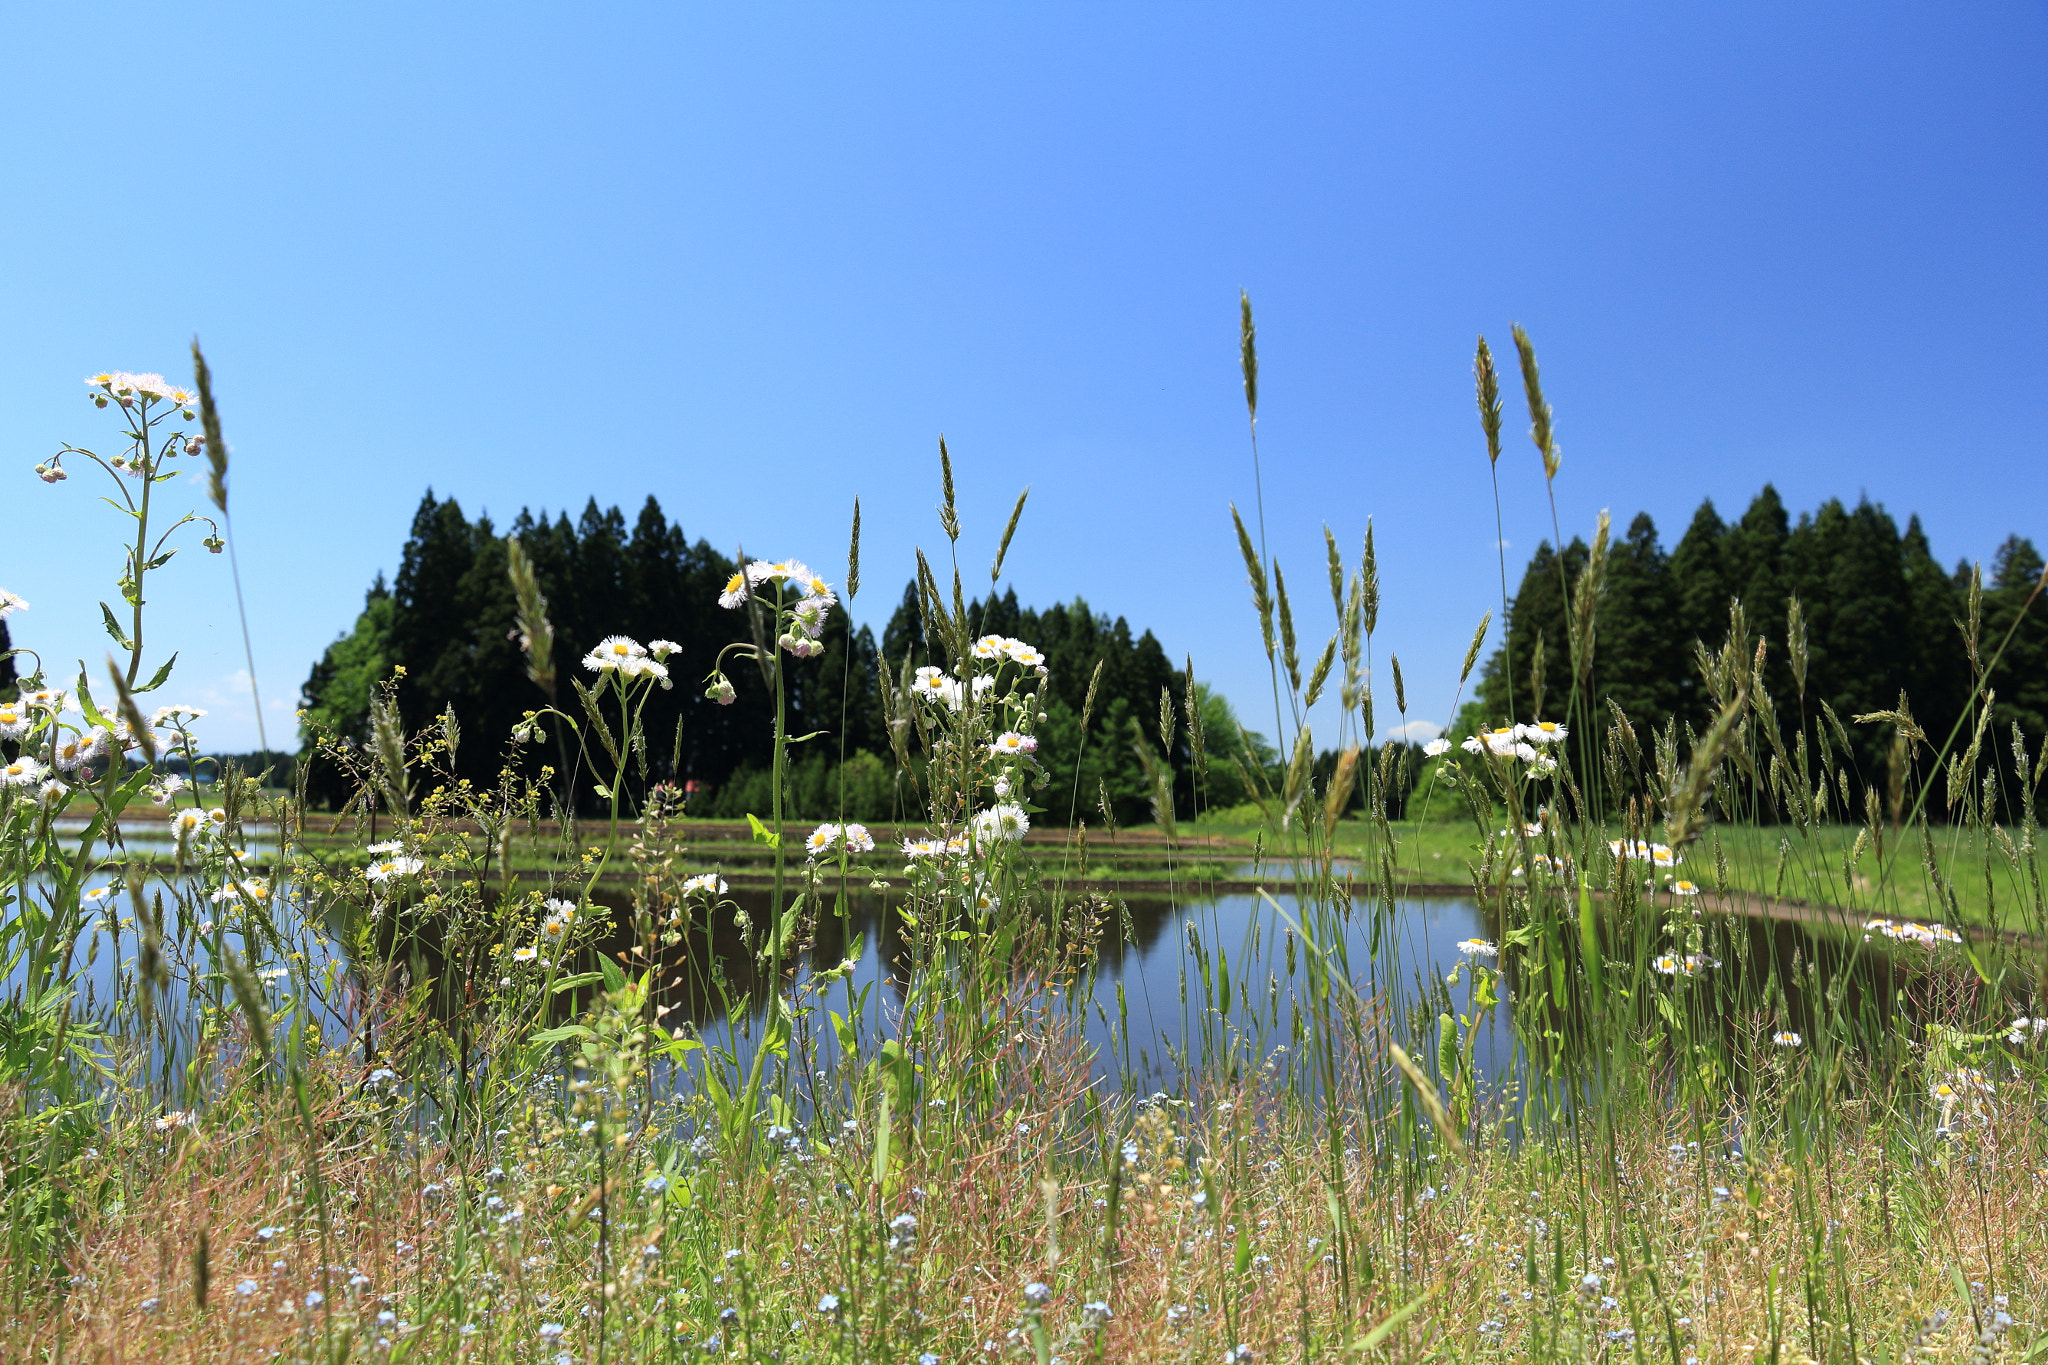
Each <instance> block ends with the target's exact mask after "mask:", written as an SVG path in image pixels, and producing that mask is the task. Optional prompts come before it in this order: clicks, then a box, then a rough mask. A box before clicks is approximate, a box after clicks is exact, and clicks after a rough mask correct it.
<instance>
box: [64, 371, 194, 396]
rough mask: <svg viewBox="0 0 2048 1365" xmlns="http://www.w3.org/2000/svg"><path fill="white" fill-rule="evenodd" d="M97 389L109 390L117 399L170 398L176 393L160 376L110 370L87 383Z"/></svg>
mask: <svg viewBox="0 0 2048 1365" xmlns="http://www.w3.org/2000/svg"><path fill="white" fill-rule="evenodd" d="M85 382H86V383H87V384H90V385H91V386H92V387H94V388H96V389H109V390H111V391H112V392H113V394H114V396H115V397H116V398H129V397H140V398H150V399H157V398H169V397H170V396H171V394H172V393H173V392H174V391H176V390H174V388H173V386H172V385H171V384H169V383H168V382H166V381H165V379H164V377H163V376H162V375H160V374H130V373H128V372H127V371H126V370H108V371H106V372H104V373H102V374H96V375H94V376H93V377H92V378H90V379H88V380H86V381H85Z"/></svg>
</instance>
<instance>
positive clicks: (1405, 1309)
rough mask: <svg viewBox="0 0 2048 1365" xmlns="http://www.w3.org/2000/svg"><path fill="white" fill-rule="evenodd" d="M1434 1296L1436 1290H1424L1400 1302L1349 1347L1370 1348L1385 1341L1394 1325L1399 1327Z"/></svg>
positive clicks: (1360, 1349)
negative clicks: (1375, 1325)
mask: <svg viewBox="0 0 2048 1365" xmlns="http://www.w3.org/2000/svg"><path fill="white" fill-rule="evenodd" d="M1435 1297H1436V1290H1434V1289H1428V1290H1424V1291H1423V1292H1422V1293H1420V1294H1418V1295H1416V1296H1415V1297H1414V1298H1412V1299H1410V1300H1408V1302H1406V1303H1404V1304H1402V1305H1401V1306H1400V1307H1399V1308H1396V1309H1395V1310H1394V1311H1393V1312H1391V1313H1389V1314H1387V1316H1386V1317H1385V1318H1384V1319H1382V1320H1381V1322H1380V1324H1379V1326H1377V1327H1375V1328H1373V1329H1372V1330H1371V1331H1370V1332H1367V1333H1366V1334H1365V1335H1364V1336H1362V1337H1360V1338H1359V1339H1358V1340H1356V1341H1354V1342H1352V1343H1351V1349H1352V1350H1354V1351H1370V1350H1372V1349H1373V1348H1374V1347H1375V1346H1378V1345H1379V1344H1380V1343H1381V1342H1383V1341H1385V1340H1386V1339H1387V1338H1388V1337H1389V1336H1391V1335H1393V1331H1394V1329H1395V1328H1396V1327H1399V1326H1400V1325H1401V1324H1402V1323H1404V1322H1406V1321H1408V1319H1409V1318H1411V1317H1413V1316H1414V1315H1415V1310H1416V1309H1418V1308H1420V1307H1422V1305H1424V1304H1425V1303H1428V1302H1429V1301H1430V1300H1431V1299H1433V1298H1435Z"/></svg>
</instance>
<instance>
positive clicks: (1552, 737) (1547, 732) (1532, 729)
mask: <svg viewBox="0 0 2048 1365" xmlns="http://www.w3.org/2000/svg"><path fill="white" fill-rule="evenodd" d="M1570 734H1571V731H1569V730H1567V729H1565V728H1564V727H1563V726H1562V725H1559V724H1558V723H1557V722H1556V721H1554V720H1539V721H1537V722H1536V723H1535V724H1533V725H1524V726H1522V727H1521V736H1522V738H1523V739H1526V740H1528V741H1529V742H1530V743H1531V744H1555V743H1557V742H1558V741H1559V740H1561V739H1564V738H1566V737H1567V736H1568V735H1570Z"/></svg>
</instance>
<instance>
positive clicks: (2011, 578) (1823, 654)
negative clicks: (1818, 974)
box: [1459, 485, 2048, 784]
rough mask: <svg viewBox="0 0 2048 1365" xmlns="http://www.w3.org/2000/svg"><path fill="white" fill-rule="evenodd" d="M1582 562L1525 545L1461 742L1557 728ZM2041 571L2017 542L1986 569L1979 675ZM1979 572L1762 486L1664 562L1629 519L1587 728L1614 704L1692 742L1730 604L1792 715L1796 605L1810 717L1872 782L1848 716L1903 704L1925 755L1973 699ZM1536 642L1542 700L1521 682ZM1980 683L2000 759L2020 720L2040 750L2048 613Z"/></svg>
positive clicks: (1709, 513) (2047, 725) (1872, 762)
mask: <svg viewBox="0 0 2048 1365" xmlns="http://www.w3.org/2000/svg"><path fill="white" fill-rule="evenodd" d="M1588 555H1589V550H1588V547H1587V545H1586V544H1585V542H1584V541H1583V540H1573V541H1572V542H1571V543H1570V544H1569V545H1567V546H1566V547H1565V549H1564V553H1563V555H1562V556H1560V555H1559V554H1558V553H1557V551H1556V549H1555V548H1554V547H1553V546H1551V545H1550V544H1549V543H1547V542H1546V543H1545V544H1543V545H1542V546H1541V547H1539V548H1538V549H1537V551H1536V553H1535V555H1534V556H1533V557H1532V558H1531V559H1530V561H1529V565H1528V568H1527V570H1526V571H1525V572H1524V573H1523V575H1522V585H1521V589H1520V591H1519V592H1517V593H1516V595H1515V597H1514V600H1513V602H1512V604H1511V607H1510V611H1509V629H1508V632H1507V637H1506V643H1505V645H1504V647H1503V648H1501V649H1499V650H1497V651H1495V653H1494V654H1493V656H1492V658H1491V659H1489V660H1488V662H1487V664H1486V669H1485V672H1484V675H1483V677H1482V679H1481V682H1480V685H1479V689H1478V701H1477V702H1476V703H1475V704H1474V705H1472V706H1468V707H1467V709H1466V714H1465V715H1464V716H1462V717H1461V718H1460V727H1459V728H1461V729H1465V730H1467V731H1469V730H1470V729H1471V728H1474V727H1476V726H1477V725H1479V724H1483V723H1498V722H1499V721H1501V720H1505V719H1507V718H1509V717H1510V716H1511V715H1512V716H1513V717H1514V718H1515V719H1517V720H1528V719H1532V718H1537V717H1539V716H1540V718H1543V719H1563V718H1564V717H1563V711H1564V708H1565V704H1566V699H1567V697H1568V695H1569V693H1570V691H1571V687H1572V663H1571V654H1570V627H1569V624H1568V619H1567V617H1568V607H1567V596H1566V594H1567V591H1568V590H1569V589H1570V588H1572V587H1574V586H1575V585H1576V583H1577V580H1578V577H1579V574H1580V573H1581V572H1582V571H1583V570H1584V568H1585V566H1586V562H1587V558H1588ZM1560 558H1562V561H1563V574H1562V579H1563V582H1562V583H1561V582H1560V575H1559V559H1560ZM2041 568H2042V562H2041V556H2040V554H2039V553H2038V552H2037V551H2036V549H2035V548H2034V545H2033V543H2032V542H2031V541H2029V540H2026V539H2024V538H2022V537H2019V536H2013V537H2011V538H2010V539H2008V540H2007V541H2006V542H2005V543H2004V544H2003V545H2002V546H2000V547H1999V550H1998V553H1997V555H1996V556H1995V557H1994V559H1993V561H1992V563H1991V565H1990V566H1989V568H1988V569H1987V570H1986V571H1985V572H1984V576H1983V581H1982V589H1983V591H1982V598H1981V606H1980V613H1981V625H1980V627H1979V630H1978V632H1977V635H1978V640H1979V641H1980V644H1979V646H1978V649H1979V658H1980V661H1981V664H1982V665H1983V666H1985V667H1988V666H1989V664H1990V661H1991V655H1992V653H1993V651H1995V650H1996V649H1997V647H1998V643H1999V641H2000V640H2002V639H2003V638H2004V637H2005V634H2006V631H2007V630H2008V629H2009V628H2011V627H2012V625H2013V622H2014V619H2015V617H2016V616H2018V615H2019V613H2020V611H2021V608H2022V606H2023V604H2024V603H2025V602H2026V600H2027V597H2028V594H2029V593H2030V592H2032V590H2033V588H2034V585H2035V584H2036V583H2037V582H2038V581H2039V579H2040V575H2041ZM1974 572H1975V570H1974V569H1973V567H1972V566H1971V565H1970V564H1968V563H1962V564H1958V565H1957V566H1956V567H1955V568H1954V569H1953V570H1952V571H1949V570H1944V569H1943V568H1942V567H1941V565H1940V564H1938V563H1936V562H1935V559H1934V556H1933V554H1932V553H1931V552H1930V551H1929V549H1928V545H1927V537H1926V534H1925V533H1924V532H1923V531H1922V530H1921V527H1920V519H1919V518H1918V517H1913V518H1911V519H1909V520H1908V521H1907V523H1906V528H1905V530H1904V531H1903V532H1902V531H1900V530H1899V528H1898V525H1897V524H1896V523H1895V522H1894V521H1893V520H1892V518H1891V515H1890V514H1889V513H1887V512H1886V511H1885V510H1884V508H1883V507H1881V506H1878V505H1876V504H1873V503H1871V502H1870V501H1868V500H1867V499H1866V500H1864V501H1862V502H1859V503H1858V504H1857V505H1856V506H1855V507H1853V508H1850V507H1846V506H1844V505H1843V504H1842V503H1841V502H1840V501H1836V500H1830V501H1828V502H1826V503H1823V504H1822V505H1821V507H1820V508H1819V510H1818V511H1816V512H1813V513H1811V514H1804V513H1802V514H1801V515H1800V517H1799V520H1798V522H1797V523H1796V524H1794V523H1792V521H1791V520H1790V518H1789V517H1788V516H1787V514H1786V511H1785V505H1784V503H1783V502H1782V501H1781V500H1780V499H1779V497H1778V493H1777V490H1776V489H1774V488H1772V487H1770V486H1769V485H1766V486H1765V487H1764V490H1763V491H1762V492H1761V493H1760V494H1758V495H1757V497H1756V500H1755V501H1754V502H1752V503H1751V504H1750V506H1749V510H1748V511H1747V512H1745V513H1743V515H1742V518H1741V520H1739V521H1736V522H1733V523H1729V522H1724V521H1722V519H1721V517H1720V515H1719V513H1717V512H1716V511H1715V509H1714V504H1713V503H1712V502H1711V501H1709V502H1703V503H1701V504H1700V508H1699V511H1698V512H1696V513H1695V514H1694V515H1693V519H1692V525H1691V526H1689V527H1687V528H1686V532H1685V535H1684V536H1683V537H1681V538H1680V540H1679V542H1678V544H1677V545H1676V546H1675V547H1673V548H1672V549H1671V550H1670V551H1669V552H1666V551H1665V549H1664V548H1663V546H1662V545H1661V544H1660V543H1659V541H1658V536H1657V526H1656V523H1655V522H1653V521H1652V520H1651V519H1650V516H1649V514H1648V513H1639V514H1637V516H1636V518H1635V520H1634V521H1632V522H1630V523H1629V525H1628V529H1627V531H1626V533H1625V534H1623V535H1620V536H1619V537H1617V538H1616V539H1615V540H1614V542H1613V543H1612V544H1611V545H1610V546H1609V548H1608V558H1607V566H1606V571H1605V579H1604V587H1603V588H1602V591H1601V593H1600V597H1599V602H1598V605H1597V607H1596V609H1595V613H1594V627H1595V631H1594V637H1595V638H1594V650H1593V668H1592V694H1593V697H1594V699H1595V700H1596V703H1597V705H1596V707H1595V708H1594V709H1595V710H1596V711H1597V712H1598V713H1599V715H1600V717H1601V721H1600V728H1601V729H1603V730H1604V729H1605V727H1606V724H1607V723H1608V722H1607V721H1606V715H1607V707H1606V702H1607V701H1609V700H1612V701H1613V702H1614V703H1616V704H1617V705H1619V706H1620V707H1621V708H1622V710H1623V711H1625V712H1626V713H1627V715H1628V717H1629V719H1630V721H1631V723H1632V724H1633V725H1635V726H1637V727H1639V728H1640V727H1645V726H1651V727H1656V728H1659V729H1661V728H1662V727H1663V726H1665V725H1666V724H1668V723H1670V722H1671V721H1672V720H1674V719H1676V720H1678V721H1679V722H1680V723H1681V724H1690V725H1692V726H1693V727H1694V728H1696V729H1704V728H1705V725H1706V722H1707V720H1708V719H1709V711H1710V709H1711V701H1710V699H1709V696H1708V693H1707V690H1706V686H1705V683H1704V682H1703V680H1702V677H1701V674H1700V671H1699V669H1698V667H1697V666H1696V662H1695V649H1694V645H1695V642H1698V643H1699V644H1701V645H1704V646H1705V647H1706V648H1707V649H1708V650H1719V649H1720V648H1721V646H1722V644H1723V643H1724V642H1725V641H1726V640H1727V638H1728V632H1729V601H1730V599H1731V598H1736V599H1740V601H1741V603H1742V608H1743V612H1744V614H1745V616H1746V618H1747V623H1748V629H1749V635H1750V638H1751V639H1752V640H1761V641H1765V642H1767V644H1766V648H1767V653H1766V658H1765V665H1764V678H1765V686H1766V687H1767V688H1768V690H1769V691H1770V694H1771V697H1772V700H1773V702H1774V703H1775V704H1776V706H1777V708H1778V711H1779V714H1780V715H1781V716H1788V715H1789V716H1791V717H1797V716H1798V715H1799V714H1800V710H1801V706H1802V700H1801V689H1800V687H1799V685H1798V683H1797V681H1796V680H1795V678H1794V676H1793V672H1792V660H1791V653H1790V650H1789V648H1788V644H1787V607H1788V604H1789V603H1790V602H1791V601H1792V599H1794V598H1797V599H1798V602H1799V606H1800V610H1801V613H1802V615H1803V616H1804V618H1805V626H1806V651H1807V660H1808V663H1807V674H1806V680H1805V688H1804V702H1803V705H1804V708H1805V713H1806V714H1807V715H1808V716H1809V717H1817V716H1819V715H1820V707H1821V704H1822V703H1823V702H1825V703H1826V704H1827V705H1829V706H1831V707H1832V708H1833V709H1834V711H1835V714H1836V715H1837V716H1838V717H1840V718H1841V720H1842V723H1843V725H1844V726H1845V727H1846V728H1847V729H1848V733H1849V737H1850V741H1851V744H1852V746H1853V748H1854V750H1855V758H1856V762H1857V766H1858V768H1859V769H1860V771H1861V773H1862V774H1863V776H1864V777H1865V778H1866V779H1867V780H1871V781H1876V782H1879V783H1880V784H1883V782H1884V780H1885V778H1887V777H1888V776H1889V774H1888V754H1889V750H1890V745H1891V737H1892V736H1891V731H1890V729H1889V728H1887V727H1881V726H1857V725H1854V724H1853V723H1852V722H1851V717H1853V716H1855V715H1858V714H1867V713H1871V712H1876V711H1888V710H1891V709H1893V708H1895V707H1897V706H1898V704H1899V697H1900V694H1901V693H1903V694H1905V696H1906V698H1907V699H1908V704H1909V706H1910V708H1911V712H1912V714H1913V716H1914V717H1915V718H1916V719H1917V720H1918V721H1919V723H1920V725H1921V726H1922V728H1923V729H1925V731H1926V732H1927V734H1928V735H1929V736H1930V737H1932V740H1933V742H1934V744H1935V745H1937V746H1938V745H1939V744H1940V743H1941V742H1942V740H1943V739H1944V738H1945V737H1946V736H1947V735H1948V733H1949V729H1950V727H1951V726H1952V725H1954V724H1955V722H1956V720H1957V718H1958V717H1959V716H1961V715H1962V713H1963V710H1964V707H1965V706H1966V704H1967V703H1968V701H1969V697H1970V693H1971V689H1972V688H1973V687H1974V686H1975V685H1976V667H1977V666H1976V665H1973V663H1972V660H1971V657H1970V646H1969V643H1968V641H1967V638H1966V634H1967V627H1968V622H1969V617H1970V610H1969V603H1970V597H1971V591H1972V589H1971V583H1972V577H1973V574H1974ZM1539 636H1540V638H1541V640H1542V652H1543V656H1544V667H1543V670H1542V674H1543V682H1542V695H1541V697H1540V698H1539V697H1538V696H1537V695H1536V691H1535V681H1534V677H1533V669H1532V664H1533V663H1534V662H1535V658H1536V653H1537V649H1536V644H1537V640H1538V638H1539ZM1988 685H1989V687H1990V688H1991V689H1992V690H1993V691H1995V693H1996V694H1997V701H1996V707H1995V712H1994V723H1995V724H1996V726H1997V730H1998V733H1997V735H1996V736H1995V738H1996V742H1997V747H1998V749H1999V750H2000V751H2001V752H2004V751H2005V749H2006V747H2007V745H2008V743H2009V729H2008V727H2009V726H2010V725H2011V724H2012V723H2013V722H2018V724H2019V725H2020V727H2021V728H2022V729H2023V730H2024V731H2025V732H2026V733H2027V734H2028V735H2029V737H2030V740H2029V743H2030V747H2031V749H2032V751H2033V752H2035V753H2038V752H2039V748H2040V744H2041V740H2042V736H2043V734H2044V732H2048V604H2041V603H2037V604H2036V605H2035V607H2034V609H2033V610H2032V611H2031V612H2029V613H2028V615H2027V617H2026V619H2025V620H2024V621H2023V622H2022V623H2021V625H2020V627H2019V630H2018V633H2017V634H2016V635H2015V636H2014V638H2013V640H2012V643H2011V645H2010V646H2009V647H2008V649H2007V651H2006V654H2005V657H2004V658H2003V659H2002V660H2001V661H2000V663H1999V665H1998V667H1997V668H1996V669H1995V670H1993V671H1992V673H1991V675H1990V678H1989V684H1988ZM1967 741H1968V735H1967V734H1966V735H1965V736H1964V737H1963V740H1962V743H1967ZM2005 766H2006V767H2007V768H2008V769H2009V768H2010V766H2011V765H2010V762H2009V760H2008V761H2007V763H2006V765H2005ZM1923 772H1924V767H1923Z"/></svg>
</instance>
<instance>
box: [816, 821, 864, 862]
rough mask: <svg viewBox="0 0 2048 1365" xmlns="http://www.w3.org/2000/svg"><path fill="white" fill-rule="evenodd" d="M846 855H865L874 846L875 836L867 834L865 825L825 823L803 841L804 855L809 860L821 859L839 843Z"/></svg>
mask: <svg viewBox="0 0 2048 1365" xmlns="http://www.w3.org/2000/svg"><path fill="white" fill-rule="evenodd" d="M842 842H843V843H844V844H845V845H846V851H847V852H848V853H867V852H870V851H872V850H873V848H874V846H875V836H874V835H872V834H870V833H868V827H867V826H866V825H855V824H845V825H835V824H831V823H829V822H828V823H826V824H822V825H820V826H818V827H817V828H816V829H814V830H812V831H811V832H810V834H809V836H808V837H806V838H805V840H804V853H805V854H806V856H808V857H811V858H821V857H823V856H824V855H825V854H827V853H830V852H831V851H832V850H833V849H834V848H836V847H838V846H839V845H840V844H841V843H842Z"/></svg>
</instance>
